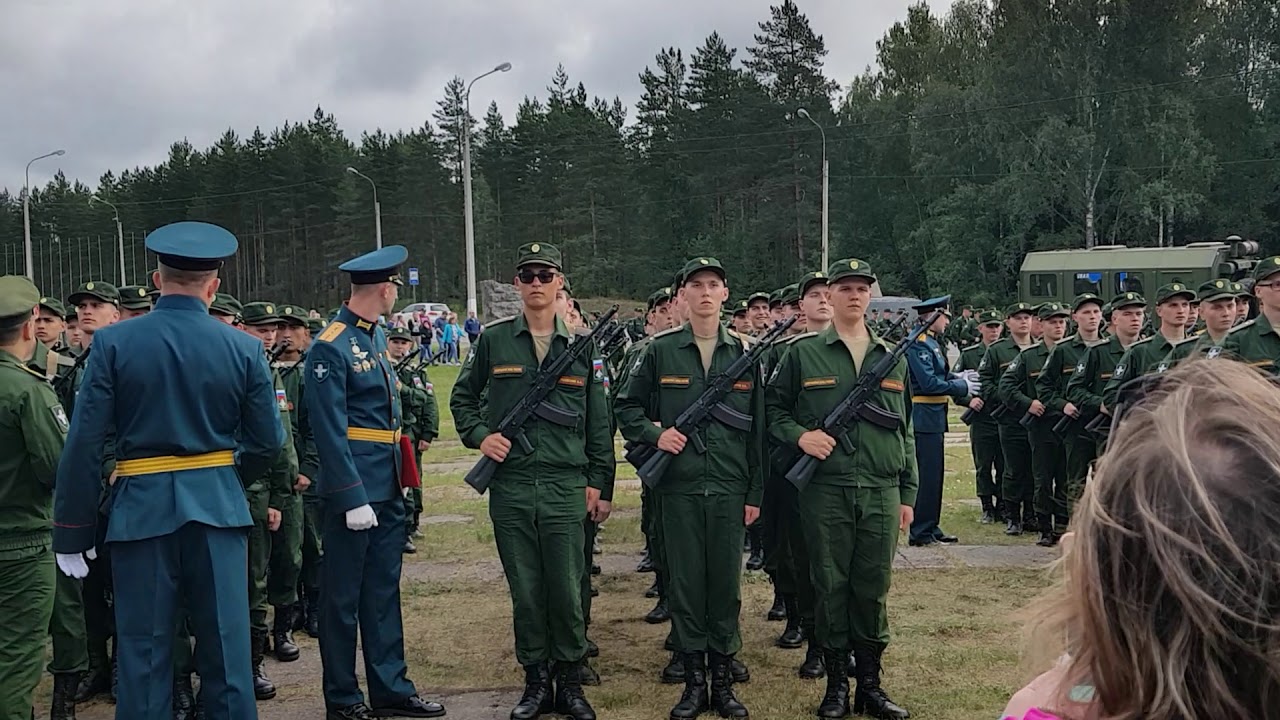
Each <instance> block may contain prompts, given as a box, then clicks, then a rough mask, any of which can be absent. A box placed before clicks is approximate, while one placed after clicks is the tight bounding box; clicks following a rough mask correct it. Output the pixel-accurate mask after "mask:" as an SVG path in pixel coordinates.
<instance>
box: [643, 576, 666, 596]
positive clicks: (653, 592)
mask: <svg viewBox="0 0 1280 720" xmlns="http://www.w3.org/2000/svg"><path fill="white" fill-rule="evenodd" d="M661 593H662V590H661V589H660V588H658V581H657V580H654V581H653V584H652V585H650V586H649V589H647V590H645V591H644V596H645V597H647V598H650V599H652V598H656V597H658V595H660V594H661Z"/></svg>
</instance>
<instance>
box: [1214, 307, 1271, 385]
mask: <svg viewBox="0 0 1280 720" xmlns="http://www.w3.org/2000/svg"><path fill="white" fill-rule="evenodd" d="M1222 354H1224V355H1226V356H1228V357H1233V358H1238V359H1240V360H1242V361H1243V362H1246V363H1248V364H1249V365H1251V366H1253V367H1256V368H1258V369H1259V370H1262V371H1264V372H1268V373H1274V372H1275V371H1276V367H1277V365H1276V361H1277V360H1280V335H1278V334H1276V330H1275V328H1274V327H1272V326H1271V322H1270V321H1269V320H1267V316H1266V315H1263V314H1261V313H1259V314H1258V317H1256V318H1254V319H1252V320H1250V321H1248V322H1243V323H1240V324H1239V325H1237V326H1235V327H1233V328H1231V332H1229V333H1227V339H1226V340H1224V341H1223V342H1222Z"/></svg>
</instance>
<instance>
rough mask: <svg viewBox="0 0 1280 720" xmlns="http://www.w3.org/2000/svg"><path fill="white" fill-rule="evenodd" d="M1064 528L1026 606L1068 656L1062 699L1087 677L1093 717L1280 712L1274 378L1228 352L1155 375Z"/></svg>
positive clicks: (1279, 402)
mask: <svg viewBox="0 0 1280 720" xmlns="http://www.w3.org/2000/svg"><path fill="white" fill-rule="evenodd" d="M1072 529H1073V530H1074V531H1075V533H1076V535H1075V542H1074V544H1073V546H1072V548H1071V550H1070V551H1069V552H1068V553H1067V554H1066V557H1064V558H1063V560H1062V561H1061V563H1060V566H1059V569H1060V570H1062V571H1063V572H1062V573H1061V577H1060V580H1059V583H1058V585H1057V587H1055V588H1054V589H1053V591H1051V592H1050V593H1049V594H1048V595H1046V596H1045V597H1044V598H1042V599H1041V600H1039V601H1037V604H1035V605H1033V606H1031V607H1029V608H1028V611H1029V612H1030V613H1033V614H1034V617H1033V620H1032V624H1031V626H1030V631H1031V636H1030V637H1032V638H1033V639H1035V640H1037V641H1038V643H1039V645H1040V648H1041V649H1048V648H1047V647H1046V645H1047V644H1048V645H1053V644H1056V645H1057V646H1058V649H1060V650H1063V651H1065V652H1066V653H1067V655H1068V657H1067V658H1066V659H1065V662H1066V664H1067V666H1066V671H1065V673H1064V677H1065V678H1066V680H1067V681H1066V682H1065V683H1064V684H1063V685H1064V686H1063V687H1061V688H1060V689H1059V694H1060V695H1059V697H1060V702H1058V705H1059V706H1063V707H1067V706H1070V703H1069V702H1068V701H1067V700H1066V694H1067V693H1068V692H1069V691H1070V690H1071V689H1072V687H1073V686H1074V685H1076V684H1086V685H1092V686H1093V687H1094V704H1093V706H1092V707H1091V708H1089V712H1088V716H1090V717H1097V718H1100V719H1101V720H1138V718H1141V719H1142V720H1233V719H1239V720H1244V719H1245V718H1249V719H1251V720H1253V719H1259V720H1260V719H1262V718H1276V717H1280V624H1278V623H1280V389H1278V388H1277V387H1276V386H1275V385H1273V384H1272V383H1271V382H1269V381H1268V380H1267V379H1265V378H1264V377H1263V376H1261V375H1259V374H1258V373H1257V372H1256V371H1254V370H1252V369H1251V368H1249V367H1247V366H1245V365H1243V364H1241V363H1237V362H1234V361H1229V360H1224V359H1219V360H1192V361H1188V362H1185V363H1183V364H1182V365H1180V366H1178V367H1177V368H1175V369H1174V370H1172V371H1171V372H1169V373H1168V374H1167V375H1164V376H1162V377H1161V378H1160V381H1159V382H1158V383H1157V384H1155V386H1154V387H1152V388H1151V389H1150V390H1149V391H1148V392H1147V394H1146V396H1145V397H1144V398H1142V399H1140V400H1139V401H1137V402H1136V403H1134V404H1133V405H1132V409H1130V410H1128V411H1127V412H1125V414H1124V416H1123V419H1122V420H1121V422H1120V424H1119V427H1117V428H1116V429H1115V430H1114V431H1113V433H1112V436H1111V441H1110V445H1109V447H1108V449H1107V452H1106V454H1105V455H1104V456H1103V457H1102V458H1101V460H1100V461H1099V463H1098V467H1097V471H1096V473H1095V475H1094V477H1093V479H1092V480H1091V481H1090V483H1089V485H1088V487H1087V488H1086V490H1085V492H1084V495H1083V497H1082V498H1081V502H1080V503H1079V504H1078V505H1077V507H1076V512H1075V516H1074V518H1073V520H1072ZM1045 640H1048V641H1050V642H1049V643H1047V644H1046V643H1045V642H1044V641H1045ZM1075 707H1076V708H1079V707H1080V706H1079V705H1076V706H1075ZM1048 709H1050V710H1057V709H1058V708H1052V707H1051V708H1048Z"/></svg>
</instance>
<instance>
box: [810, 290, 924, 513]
mask: <svg viewBox="0 0 1280 720" xmlns="http://www.w3.org/2000/svg"><path fill="white" fill-rule="evenodd" d="M940 315H942V308H938V309H937V310H934V311H933V312H931V313H929V316H928V317H927V318H925V319H924V321H922V322H920V323H919V324H918V325H916V327H915V328H914V329H913V330H912V331H911V332H909V333H907V335H906V336H905V337H903V338H902V339H901V340H899V341H898V343H897V344H896V345H894V346H893V349H892V350H890V351H889V353H888V354H886V355H885V356H883V357H881V358H880V359H879V360H877V361H876V364H875V365H874V366H873V367H872V368H871V369H870V370H867V371H865V372H863V373H862V374H861V375H859V376H858V383H857V384H856V385H854V386H853V390H851V391H850V392H849V394H848V395H847V396H845V399H844V400H841V401H840V404H839V405H836V406H835V408H833V409H832V410H831V412H829V413H827V417H826V418H825V419H824V420H823V421H822V425H821V427H819V428H818V429H820V430H822V431H823V432H825V433H826V434H828V435H830V436H831V437H832V438H835V440H836V442H838V443H839V444H840V447H842V448H843V449H844V451H845V452H847V453H853V451H854V447H853V441H852V440H850V439H849V429H850V428H851V427H852V426H853V425H854V424H855V423H857V422H859V421H862V420H865V421H867V422H869V423H871V424H873V425H878V426H880V427H882V428H884V429H886V430H896V429H897V428H898V423H900V422H901V420H902V418H900V417H899V416H898V414H897V413H892V412H889V411H888V410H885V409H884V408H882V407H879V406H877V405H875V404H873V403H872V402H871V399H872V398H873V397H874V396H875V393H876V392H878V391H879V390H880V383H881V382H882V381H883V380H884V379H885V378H886V377H888V375H889V373H890V372H891V371H892V370H893V368H894V367H896V366H897V364H898V361H899V360H901V359H902V356H903V355H905V354H906V352H907V347H908V346H909V345H910V344H911V341H912V340H913V339H915V337H916V336H917V335H919V334H920V333H922V332H924V329H925V328H927V327H929V326H930V325H932V324H933V323H934V321H935V320H937V319H938V317H939V316H940ZM819 462H821V461H820V460H818V458H816V457H814V456H812V455H809V454H807V453H806V454H803V455H801V456H800V459H799V460H796V462H795V464H794V465H792V466H791V469H790V470H788V471H787V480H788V481H790V483H791V484H792V485H794V486H796V489H797V490H804V489H805V487H807V486H808V485H809V481H810V480H812V479H813V474H814V472H816V471H817V469H818V463H819Z"/></svg>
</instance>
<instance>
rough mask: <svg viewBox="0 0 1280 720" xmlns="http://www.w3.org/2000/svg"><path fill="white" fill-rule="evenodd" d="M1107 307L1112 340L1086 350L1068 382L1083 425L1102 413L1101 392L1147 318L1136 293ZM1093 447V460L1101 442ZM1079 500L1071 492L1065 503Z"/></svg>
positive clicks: (1070, 397)
mask: <svg viewBox="0 0 1280 720" xmlns="http://www.w3.org/2000/svg"><path fill="white" fill-rule="evenodd" d="M1107 305H1108V307H1109V308H1110V310H1111V312H1110V313H1106V312H1104V313H1103V314H1104V315H1105V316H1107V317H1108V318H1109V320H1110V328H1111V333H1112V334H1111V336H1110V337H1109V338H1105V339H1101V340H1098V342H1096V343H1094V344H1093V345H1090V346H1089V351H1088V352H1086V353H1085V354H1084V356H1083V357H1082V358H1081V359H1080V361H1079V362H1077V363H1076V370H1075V372H1074V373H1072V374H1071V379H1070V380H1068V381H1067V401H1068V402H1070V403H1071V404H1072V405H1075V406H1076V407H1077V408H1079V410H1080V412H1081V420H1082V421H1084V420H1091V419H1092V418H1093V417H1095V416H1096V415H1097V414H1098V413H1099V412H1102V405H1103V402H1102V392H1103V390H1104V389H1105V388H1106V385H1107V383H1108V382H1110V381H1111V378H1112V375H1113V374H1114V373H1115V369H1116V366H1118V365H1119V364H1120V359H1121V358H1122V357H1124V354H1125V352H1127V351H1128V349H1129V348H1130V347H1131V346H1132V345H1133V344H1134V343H1136V342H1137V341H1138V334H1139V333H1140V332H1142V323H1143V319H1144V316H1145V315H1146V305H1147V301H1146V300H1145V299H1144V298H1143V297H1142V296H1141V295H1139V294H1138V293H1136V292H1124V293H1121V294H1119V295H1117V296H1115V298H1113V299H1112V300H1111V302H1110V303H1108V304H1107ZM1104 310H1105V308H1104ZM1094 445H1095V455H1094V457H1097V456H1098V455H1100V454H1101V450H1102V447H1101V446H1102V441H1095V443H1094ZM1078 496H1079V494H1078V493H1076V492H1070V493H1069V497H1068V500H1069V501H1070V500H1073V499H1074V498H1076V497H1078Z"/></svg>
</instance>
